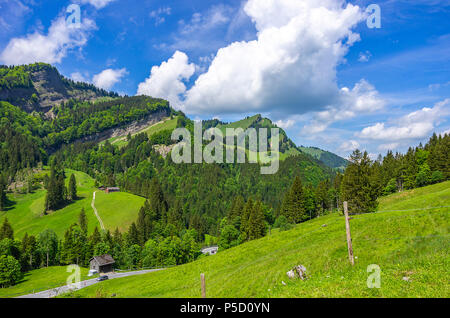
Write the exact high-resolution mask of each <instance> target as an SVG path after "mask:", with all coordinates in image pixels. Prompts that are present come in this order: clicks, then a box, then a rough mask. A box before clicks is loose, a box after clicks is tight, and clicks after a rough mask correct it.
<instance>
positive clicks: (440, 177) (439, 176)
mask: <svg viewBox="0 0 450 318" xmlns="http://www.w3.org/2000/svg"><path fill="white" fill-rule="evenodd" d="M442 181H444V174H443V173H442V172H440V171H433V174H432V175H431V183H433V184H434V183H439V182H442Z"/></svg>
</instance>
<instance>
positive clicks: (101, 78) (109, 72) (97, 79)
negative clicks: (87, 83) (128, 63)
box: [92, 68, 128, 89]
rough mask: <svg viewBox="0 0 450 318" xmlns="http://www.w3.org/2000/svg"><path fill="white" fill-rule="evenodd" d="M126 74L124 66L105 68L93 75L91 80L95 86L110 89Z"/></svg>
mask: <svg viewBox="0 0 450 318" xmlns="http://www.w3.org/2000/svg"><path fill="white" fill-rule="evenodd" d="M126 74H128V72H127V70H126V69H125V68H121V69H111V68H108V69H106V70H103V71H102V72H100V73H99V74H97V75H94V77H93V78H92V81H93V83H94V85H95V86H97V87H100V88H103V89H110V88H112V87H113V86H114V85H115V84H116V83H118V82H119V81H120V80H121V78H122V77H123V76H125V75H126Z"/></svg>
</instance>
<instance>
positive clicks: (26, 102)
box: [0, 63, 117, 113]
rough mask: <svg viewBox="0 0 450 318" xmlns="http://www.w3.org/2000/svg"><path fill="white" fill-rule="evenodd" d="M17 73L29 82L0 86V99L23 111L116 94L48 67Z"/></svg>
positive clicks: (45, 109)
mask: <svg viewBox="0 0 450 318" xmlns="http://www.w3.org/2000/svg"><path fill="white" fill-rule="evenodd" d="M20 71H21V72H23V73H24V74H27V75H28V76H29V78H30V79H31V83H32V85H31V86H30V87H20V86H14V85H12V87H6V86H0V100H4V101H8V102H10V103H11V104H13V105H15V106H19V107H21V108H22V109H23V110H25V111H27V112H32V111H38V112H44V113H46V112H48V111H49V110H50V109H51V108H52V107H53V106H56V105H60V104H61V103H63V102H66V101H68V100H69V99H71V98H73V99H77V100H81V101H91V100H95V99H98V98H101V97H116V96H117V94H115V93H110V92H107V91H105V90H103V89H98V88H96V87H95V86H93V85H92V84H87V83H78V82H74V81H72V80H69V79H67V78H65V77H64V76H62V75H61V74H60V73H59V72H58V70H57V69H56V68H54V67H52V66H51V65H48V64H43V63H38V64H31V65H27V66H21V69H20Z"/></svg>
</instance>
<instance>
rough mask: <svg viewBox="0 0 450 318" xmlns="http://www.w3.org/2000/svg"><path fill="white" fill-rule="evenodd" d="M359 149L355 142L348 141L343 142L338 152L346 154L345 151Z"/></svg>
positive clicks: (357, 143)
mask: <svg viewBox="0 0 450 318" xmlns="http://www.w3.org/2000/svg"><path fill="white" fill-rule="evenodd" d="M359 147H360V144H359V142H357V141H356V140H348V141H344V142H343V143H342V144H341V145H340V147H339V150H340V151H343V152H347V151H353V150H355V149H358V148H359Z"/></svg>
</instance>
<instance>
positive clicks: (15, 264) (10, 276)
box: [0, 255, 22, 287]
mask: <svg viewBox="0 0 450 318" xmlns="http://www.w3.org/2000/svg"><path fill="white" fill-rule="evenodd" d="M21 278H22V273H21V271H20V264H19V261H18V260H16V259H15V258H14V257H12V256H6V255H2V256H0V287H9V286H12V285H14V284H16V283H17V282H18V281H19V280H20V279H21Z"/></svg>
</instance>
